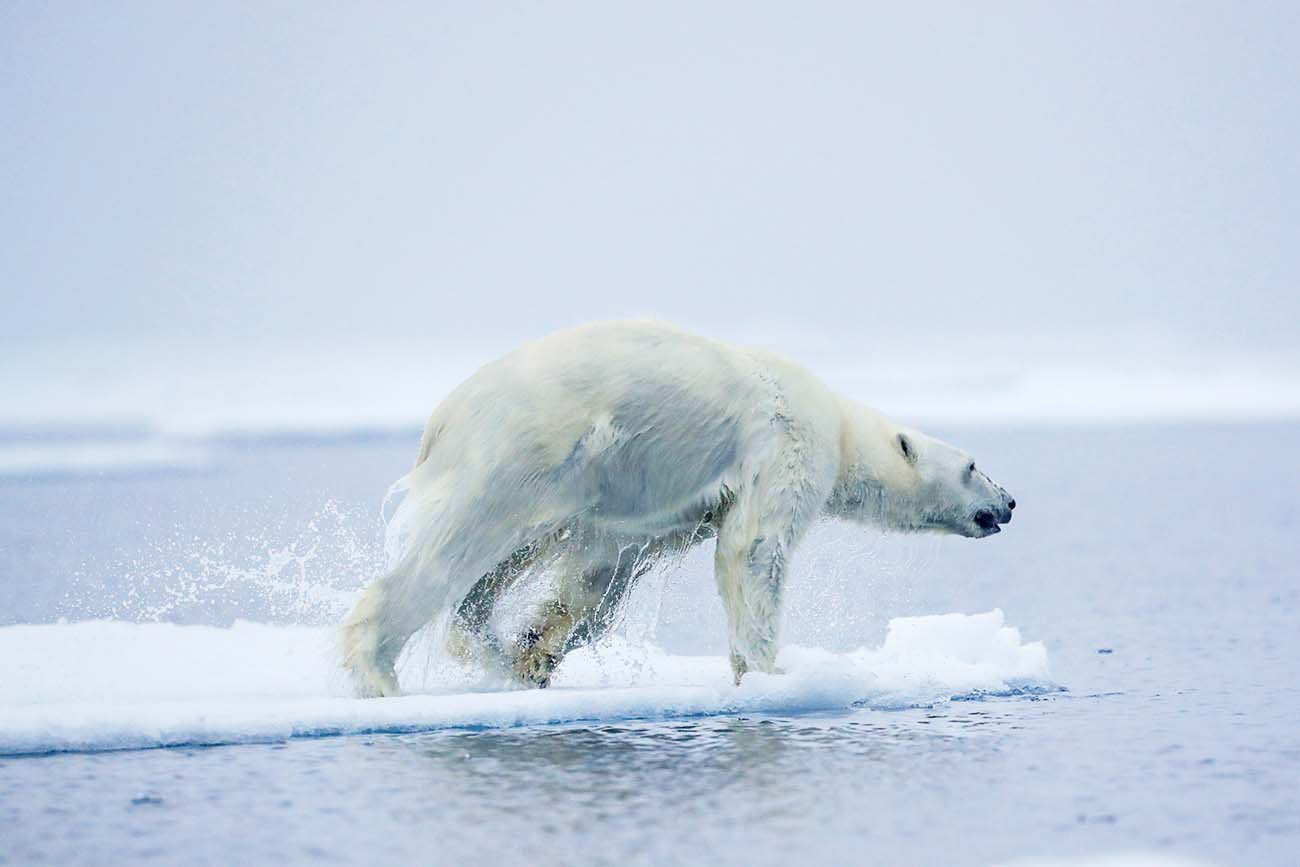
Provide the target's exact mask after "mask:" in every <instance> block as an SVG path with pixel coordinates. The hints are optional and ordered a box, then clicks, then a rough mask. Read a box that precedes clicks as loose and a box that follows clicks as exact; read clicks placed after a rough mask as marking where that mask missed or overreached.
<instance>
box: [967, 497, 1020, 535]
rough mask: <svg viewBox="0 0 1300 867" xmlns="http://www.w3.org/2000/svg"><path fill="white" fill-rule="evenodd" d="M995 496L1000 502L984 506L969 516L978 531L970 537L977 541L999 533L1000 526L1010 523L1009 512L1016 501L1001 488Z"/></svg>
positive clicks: (1013, 507) (1000, 530)
mask: <svg viewBox="0 0 1300 867" xmlns="http://www.w3.org/2000/svg"><path fill="white" fill-rule="evenodd" d="M997 494H998V496H999V499H1000V502H996V501H995V502H994V503H988V504H984V505H983V506H981V507H980V508H979V509H977V510H976V511H975V514H974V515H973V516H971V522H972V523H973V524H974V525H975V527H976V529H977V530H978V532H976V533H972V534H971V535H973V536H974V537H975V538H977V539H982V538H984V537H985V536H992V535H993V534H994V533H1001V532H1002V525H1003V524H1009V523H1011V511H1012V510H1013V509H1015V507H1016V500H1015V498H1014V497H1012V496H1011V495H1010V494H1008V493H1007V492H1006V491H1005V490H1003V489H1002V488H1001V487H999V488H998V489H997Z"/></svg>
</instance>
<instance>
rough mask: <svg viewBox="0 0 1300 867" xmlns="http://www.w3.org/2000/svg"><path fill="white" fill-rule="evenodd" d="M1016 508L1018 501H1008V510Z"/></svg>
mask: <svg viewBox="0 0 1300 867" xmlns="http://www.w3.org/2000/svg"><path fill="white" fill-rule="evenodd" d="M1015 507H1016V501H1015V500H1008V501H1007V508H1008V509H1014V508H1015Z"/></svg>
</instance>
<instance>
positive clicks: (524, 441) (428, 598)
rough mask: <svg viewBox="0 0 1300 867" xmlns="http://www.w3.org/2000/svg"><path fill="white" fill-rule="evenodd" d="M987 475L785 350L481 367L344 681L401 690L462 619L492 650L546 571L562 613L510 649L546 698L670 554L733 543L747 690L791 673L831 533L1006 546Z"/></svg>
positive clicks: (351, 622) (347, 640) (430, 461)
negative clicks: (426, 653) (908, 533)
mask: <svg viewBox="0 0 1300 867" xmlns="http://www.w3.org/2000/svg"><path fill="white" fill-rule="evenodd" d="M900 437H901V439H900ZM970 468H971V464H970V462H969V458H968V457H967V456H966V455H965V454H963V453H962V452H960V451H958V450H956V449H954V448H952V447H951V446H947V445H945V444H943V443H940V442H938V441H937V440H933V439H930V438H928V437H926V436H924V435H923V434H920V433H917V432H915V431H911V430H908V429H904V428H900V427H898V426H896V425H894V424H892V423H891V422H889V421H888V420H887V419H885V418H884V417H883V416H881V415H880V414H879V413H876V412H874V411H872V410H870V409H867V408H866V407H863V406H860V405H858V404H856V403H853V402H851V401H847V400H845V399H843V398H840V397H838V396H836V395H835V394H833V393H832V392H831V391H830V390H828V389H827V388H826V387H825V386H824V385H822V383H821V382H819V381H818V380H817V379H816V378H815V377H813V376H812V375H811V374H810V373H808V372H807V371H806V370H804V369H803V368H802V367H800V366H798V365H796V364H793V363H791V362H789V361H787V360H785V359H782V358H780V357H778V356H776V355H772V354H770V353H766V352H761V351H757V350H751V349H745V348H741V347H737V346H732V345H729V344H725V343H721V342H718V341H714V340H709V339H706V338H704V337H699V336H696V335H693V334H689V333H686V332H684V331H680V330H678V329H676V328H673V327H671V326H668V325H665V324H662V323H658V322H649V321H630V322H611V323H598V324H593V325H585V326H581V327H578V328H573V329H570V330H567V331H561V332H558V333H555V334H551V335H549V336H547V337H544V338H541V339H540V340H536V341H533V342H531V343H527V344H525V345H523V346H521V347H520V348H519V349H516V350H515V351H514V352H512V353H510V354H509V355H506V356H505V357H503V358H501V359H499V360H497V361H495V362H492V363H491V364H488V365H487V366H485V367H483V368H482V369H481V370H479V371H478V372H477V373H475V374H474V375H473V376H471V377H470V378H469V379H468V380H466V381H465V382H464V383H462V384H461V385H460V386H459V387H458V388H457V389H456V390H455V391H453V392H452V393H451V394H450V395H449V396H448V397H447V398H446V399H445V400H444V401H443V402H442V404H441V405H439V406H438V408H437V409H436V410H435V411H434V413H433V416H432V417H431V418H430V419H429V423H428V425H427V427H426V428H425V432H424V436H423V438H422V440H421V443H420V450H419V456H418V459H417V462H416V466H415V468H414V469H413V470H412V472H411V473H410V474H409V476H407V478H406V479H405V480H404V484H405V485H406V486H407V487H408V488H409V491H408V495H407V498H406V500H405V501H404V502H403V503H402V505H401V507H400V508H399V509H398V512H397V514H396V515H395V516H394V519H393V522H392V525H391V527H390V529H391V530H392V531H393V534H394V537H395V539H396V544H395V546H394V553H395V555H396V556H395V562H394V565H393V568H392V569H391V571H389V572H388V574H386V575H384V576H383V577H381V578H380V579H379V580H377V581H376V582H374V583H373V584H372V585H371V586H370V587H369V589H368V590H367V592H366V593H365V595H364V597H363V598H362V600H361V601H360V603H359V604H358V605H357V607H356V609H355V610H354V611H353V612H352V614H351V615H350V616H349V617H348V620H347V622H346V624H345V635H344V645H345V653H346V660H347V665H348V667H349V668H350V670H351V671H352V674H353V676H354V679H355V682H356V685H357V689H358V692H359V693H360V694H362V695H394V694H396V693H397V691H398V690H397V682H396V677H395V674H394V662H395V660H396V658H397V655H398V653H399V652H400V650H401V648H402V646H403V645H404V644H405V643H406V641H407V639H408V638H409V637H410V636H411V635H412V634H413V633H414V632H415V631H416V630H417V629H419V628H420V627H421V626H423V625H425V624H427V623H429V622H430V621H432V620H435V619H438V618H440V617H446V616H450V615H451V614H452V613H453V612H456V613H458V614H459V617H458V623H459V626H460V627H461V631H462V632H463V633H466V634H465V635H464V636H462V637H468V638H478V639H481V640H483V641H484V642H485V644H487V645H491V644H492V642H491V640H490V639H489V638H488V637H487V636H486V634H485V632H484V629H483V625H484V623H485V621H486V618H487V616H488V615H489V614H490V610H491V605H492V603H493V602H494V601H495V599H497V598H498V597H499V595H500V593H501V592H502V591H503V590H504V589H505V588H506V587H508V586H509V585H510V583H511V582H513V581H514V580H516V579H518V578H520V577H521V576H523V575H527V574H529V573H530V571H535V569H536V567H537V566H538V564H539V563H547V564H550V565H552V566H554V567H555V568H556V569H558V570H559V571H560V572H561V574H563V575H564V576H565V577H564V579H563V580H562V581H561V582H560V588H559V590H558V592H557V597H556V598H555V599H554V600H552V602H551V603H550V604H549V605H548V606H547V607H545V608H544V610H543V611H542V612H541V614H540V615H539V619H538V623H537V625H536V627H535V629H533V630H532V631H530V632H529V634H527V635H526V636H524V637H523V638H521V639H520V642H519V644H518V646H517V647H514V648H511V649H509V650H502V649H501V648H496V650H498V651H499V652H500V654H501V656H502V659H503V661H504V662H505V663H506V664H508V665H510V666H511V667H512V668H513V670H514V672H515V673H516V674H517V675H518V676H519V677H520V678H521V679H522V680H524V681H528V682H532V683H535V684H537V685H541V686H545V685H546V683H547V682H548V680H549V675H550V671H551V670H553V669H554V666H555V665H556V664H558V662H559V659H560V658H561V657H562V656H563V653H564V651H565V649H566V648H567V646H569V645H570V644H571V643H572V642H573V641H575V640H578V639H583V640H590V639H592V638H594V637H595V636H596V635H598V634H599V633H600V632H601V631H602V630H603V629H604V628H605V627H606V626H607V625H608V622H609V621H610V619H612V616H613V614H614V613H615V612H616V611H617V608H618V604H619V602H620V600H621V599H622V597H623V596H624V594H625V593H626V591H627V589H628V587H630V585H631V584H632V582H633V581H634V580H635V578H636V577H637V576H638V575H639V574H641V572H643V571H645V569H646V568H648V567H649V566H650V565H651V564H653V562H654V560H655V558H656V557H658V556H660V555H662V554H664V553H665V552H668V551H673V550H682V549H684V548H687V547H689V546H691V545H693V544H696V543H697V542H699V541H701V540H702V539H705V538H710V537H712V536H714V535H716V537H717V552H716V557H715V575H716V579H717V584H718V590H719V593H720V595H721V597H722V602H723V606H724V608H725V609H726V614H727V622H728V631H729V640H730V646H731V659H732V667H733V671H734V673H735V676H736V680H737V682H739V679H740V677H741V675H743V674H744V672H745V671H746V670H749V669H756V670H759V671H765V672H770V671H773V670H774V661H775V658H776V653H777V649H778V644H779V637H780V636H779V629H780V623H781V595H782V584H783V579H784V575H785V571H786V568H787V564H788V562H789V558H790V556H791V555H792V552H793V550H794V548H795V546H796V545H797V544H798V542H799V540H800V538H801V537H802V536H803V534H804V532H805V530H807V528H808V526H809V525H810V524H811V523H812V522H813V521H814V520H816V519H817V518H818V517H820V516H822V515H830V516H832V517H840V518H845V519H849V520H855V521H859V522H862V523H868V524H873V525H876V526H880V527H885V528H891V529H898V530H913V531H915V530H938V531H947V532H957V533H962V534H964V535H970V536H981V535H987V534H988V533H990V532H996V527H994V528H993V529H988V528H987V526H983V527H981V526H976V525H975V524H974V523H973V521H974V520H975V519H974V517H973V516H974V515H975V514H976V512H977V511H978V510H979V509H981V508H991V509H995V510H1000V511H998V514H999V516H1001V517H1003V518H1005V519H1007V520H1009V518H1010V512H1009V510H1008V509H1007V505H1008V503H1009V497H1007V496H1006V493H1005V491H1002V490H1001V489H1000V488H998V487H997V486H996V485H994V484H993V483H992V482H991V481H989V480H988V478H987V476H984V475H983V474H982V473H978V472H977V471H976V472H972V471H971V469H970ZM1010 505H1012V506H1013V505H1014V503H1010ZM987 520H988V519H987V516H986V517H985V523H986V524H987Z"/></svg>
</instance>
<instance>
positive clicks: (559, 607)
mask: <svg viewBox="0 0 1300 867" xmlns="http://www.w3.org/2000/svg"><path fill="white" fill-rule="evenodd" d="M653 565H654V558H652V557H633V556H623V557H620V558H619V559H618V560H617V561H616V562H615V563H612V564H606V565H603V566H597V567H594V568H591V569H587V570H585V571H584V572H583V573H582V575H581V577H579V578H578V579H577V580H575V581H573V582H566V583H564V584H562V585H561V587H560V588H559V591H558V592H557V594H556V597H555V598H553V599H550V600H549V601H547V602H546V603H545V604H544V605H543V606H542V608H541V610H540V612H539V614H538V616H537V618H536V620H535V621H534V622H533V624H532V625H531V626H529V627H528V628H527V629H525V630H524V631H523V632H522V633H521V634H520V636H519V639H518V642H517V644H516V646H515V658H514V662H513V664H512V666H511V668H512V670H513V672H514V674H515V676H516V677H517V678H518V679H519V680H521V681H523V682H524V683H527V684H531V685H533V686H536V687H539V688H543V689H544V688H545V687H547V686H549V685H550V682H551V675H552V674H553V673H554V672H555V669H556V668H558V667H559V665H560V662H561V661H563V659H564V656H565V654H567V653H568V652H569V651H570V650H572V649H573V648H575V647H578V646H580V645H583V644H591V643H593V642H595V641H598V640H599V639H600V638H601V636H603V635H604V634H605V633H606V632H608V631H609V629H610V627H611V626H613V625H614V622H615V621H616V620H617V618H618V612H619V609H620V608H621V607H622V604H623V601H624V599H625V598H626V597H627V594H628V591H629V590H631V588H632V585H633V584H635V583H636V579H638V578H640V577H641V576H642V575H644V574H645V573H646V572H648V571H649V570H650V568H651V567H652V566H653Z"/></svg>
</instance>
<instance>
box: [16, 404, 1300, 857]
mask: <svg viewBox="0 0 1300 867" xmlns="http://www.w3.org/2000/svg"><path fill="white" fill-rule="evenodd" d="M937 433H939V434H941V435H943V436H945V437H946V438H948V439H951V440H953V441H955V442H957V443H958V444H960V445H962V446H963V447H965V448H967V449H968V450H970V451H972V452H973V453H974V454H975V455H976V457H977V459H978V460H979V462H980V464H981V466H982V467H984V468H986V469H987V470H988V471H989V472H990V474H991V475H992V476H993V477H994V478H995V479H997V480H998V481H999V482H1000V483H1002V484H1004V485H1005V486H1006V487H1007V488H1008V489H1009V490H1010V491H1011V492H1013V494H1014V495H1015V496H1016V498H1017V501H1018V503H1019V506H1018V508H1017V510H1016V516H1015V520H1014V521H1013V522H1012V524H1011V525H1010V526H1009V527H1008V528H1007V532H1006V533H1004V534H1002V535H999V536H996V537H993V538H991V539H987V540H982V541H971V540H962V539H947V538H944V539H941V538H929V537H927V538H916V537H905V536H886V537H881V536H879V535H877V534H873V533H870V532H867V531H864V530H861V529H858V528H850V527H843V526H838V525H833V524H828V525H824V526H820V527H818V528H816V529H815V530H814V532H813V533H812V535H811V536H810V538H809V539H808V540H807V543H806V544H805V546H804V548H803V549H802V550H801V552H800V556H799V558H798V560H797V561H796V563H795V566H794V574H793V575H792V577H791V587H790V597H789V606H788V612H787V619H786V635H787V648H786V650H785V651H784V653H783V655H782V658H781V664H782V666H783V667H784V668H785V669H786V670H787V673H786V674H784V675H775V676H763V675H751V676H749V677H747V678H746V680H745V683H744V684H743V685H742V686H741V687H740V688H739V689H737V688H736V687H734V686H732V685H731V684H730V681H729V678H728V672H727V666H726V663H725V656H724V654H725V640H724V636H725V630H724V628H723V626H722V612H721V607H720V605H719V604H718V603H717V601H716V599H715V597H714V592H713V589H712V586H711V581H712V578H711V575H710V574H709V557H708V552H707V551H700V552H698V553H696V554H693V555H691V556H689V557H687V558H686V559H685V560H684V561H683V562H681V563H677V564H673V565H672V567H671V568H670V569H668V570H667V571H666V572H665V573H662V574H656V575H653V576H648V577H647V579H646V580H645V581H644V582H643V583H642V585H641V586H639V587H638V589H637V590H636V591H635V593H634V594H633V597H632V599H631V600H630V603H629V610H628V612H627V616H626V619H625V621H624V622H623V623H622V624H621V626H620V628H619V630H617V632H616V634H615V635H613V636H611V638H610V639H609V640H608V641H606V642H604V643H602V644H601V645H598V646H596V647H593V648H588V649H584V650H583V651H581V652H578V653H576V654H575V655H574V656H573V657H572V658H571V659H569V660H567V661H566V663H565V665H564V666H563V667H562V668H561V670H560V672H559V673H558V674H557V677H556V681H555V686H554V687H553V688H552V689H550V690H545V691H510V690H503V689H502V686H501V685H500V684H494V683H492V682H490V681H488V680H485V679H483V678H482V677H478V676H476V675H475V674H474V672H472V671H466V670H463V669H457V668H456V667H455V666H454V665H451V664H449V663H447V662H446V661H445V660H443V659H441V658H440V655H439V653H438V651H437V648H434V647H430V646H421V644H420V642H419V641H417V642H416V645H415V646H414V647H413V648H412V650H411V651H410V652H409V653H408V655H407V658H406V661H405V665H404V668H403V671H402V678H403V685H404V686H405V687H406V688H407V689H408V690H410V691H411V693H412V694H411V695H409V696H405V697H402V698H399V699H392V700H373V701H358V700H354V699H351V698H349V697H348V696H347V687H346V683H345V682H343V680H342V678H341V675H340V674H339V672H338V670H337V667H336V666H335V664H334V659H335V655H334V654H335V646H334V641H335V639H334V633H333V631H332V629H331V628H330V627H331V625H332V624H333V623H334V622H336V621H337V619H338V618H339V617H340V616H341V614H342V612H344V611H345V610H346V609H347V606H348V604H350V602H351V600H352V599H354V598H355V595H356V592H357V590H358V588H359V587H360V586H361V585H362V583H363V582H364V581H365V580H367V579H368V578H370V577H372V576H373V574H374V572H375V570H377V569H378V568H379V567H380V564H381V563H382V559H383V550H382V527H381V524H380V518H379V504H380V500H381V499H382V495H383V491H384V488H385V487H386V485H387V482H388V481H389V480H391V479H392V478H394V477H396V476H398V475H400V474H401V473H402V472H403V471H404V469H405V468H406V466H407V464H408V463H409V460H410V452H411V450H412V442H413V440H414V436H413V435H401V436H395V437H380V436H369V437H341V438H339V437H336V438H321V437H316V436H311V435H306V434H304V435H301V436H295V437H289V438H283V437H282V438H278V439H277V438H273V437H257V438H235V439H219V438H218V439H207V440H202V441H185V442H180V443H176V442H170V441H163V442H153V441H152V440H151V437H152V435H151V434H149V433H148V432H125V433H123V432H114V433H113V434H112V436H113V437H116V438H118V439H126V440H127V441H128V442H127V446H128V447H127V448H120V447H115V446H107V447H106V446H104V444H103V443H100V442H89V443H73V444H71V445H69V446H67V447H66V448H60V449H46V450H43V451H40V453H39V454H23V453H22V452H21V451H20V450H18V449H16V448H14V449H9V450H8V452H7V453H6V456H5V459H4V460H0V477H2V478H0V586H3V590H4V596H3V600H0V624H3V625H0V753H3V754H4V755H3V756H0V861H3V862H6V863H28V862H33V861H45V862H49V863H60V862H70V861H75V862H78V863H108V862H117V861H122V860H157V861H163V862H185V863H232V862H245V861H256V862H264V861H269V860H272V859H274V860H279V861H289V862H296V861H307V860H338V861H344V862H363V863H384V862H393V861H421V862H435V863H447V862H452V861H458V862H468V863H483V862H488V861H510V862H515V861H521V862H523V861H526V862H530V863H542V864H550V863H555V864H569V863H592V864H603V863H611V864H613V863H619V864H625V863H632V864H636V863H647V864H663V863H688V862H689V863H701V862H715V863H746V864H754V863H762V864H778V863H804V862H807V861H809V860H821V861H823V862H830V863H883V864H956V865H962V864H992V863H1003V862H1015V861H1023V862H1024V863H1029V862H1028V861H1025V859H1035V858H1049V859H1061V858H1064V859H1066V860H1065V862H1064V863H1103V862H1101V861H1098V860H1097V859H1104V858H1110V859H1112V860H1113V859H1115V858H1121V859H1122V858H1128V859H1129V861H1128V863H1154V861H1153V859H1157V858H1165V859H1174V861H1173V862H1170V863H1188V862H1189V861H1190V862H1192V863H1198V862H1203V863H1212V864H1292V863H1297V861H1300V785H1298V784H1297V782H1296V781H1297V780H1298V779H1300V689H1298V686H1297V682H1298V679H1300V566H1297V563H1300V461H1296V460H1295V459H1294V455H1295V454H1297V447H1298V446H1300V426H1297V425H1289V424H1273V425H1217V426H1216V425H1198V426H1183V427H1180V426H1146V427H1135V428H1101V427H1094V428H1074V429H1051V428H1023V429H1017V430H1003V431H999V430H990V429H980V430H961V429H952V430H941V431H937ZM119 445H121V444H120V443H119ZM97 456H98V457H97ZM133 456H134V457H133ZM137 458H138V459H137ZM1079 859H1083V860H1079Z"/></svg>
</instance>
